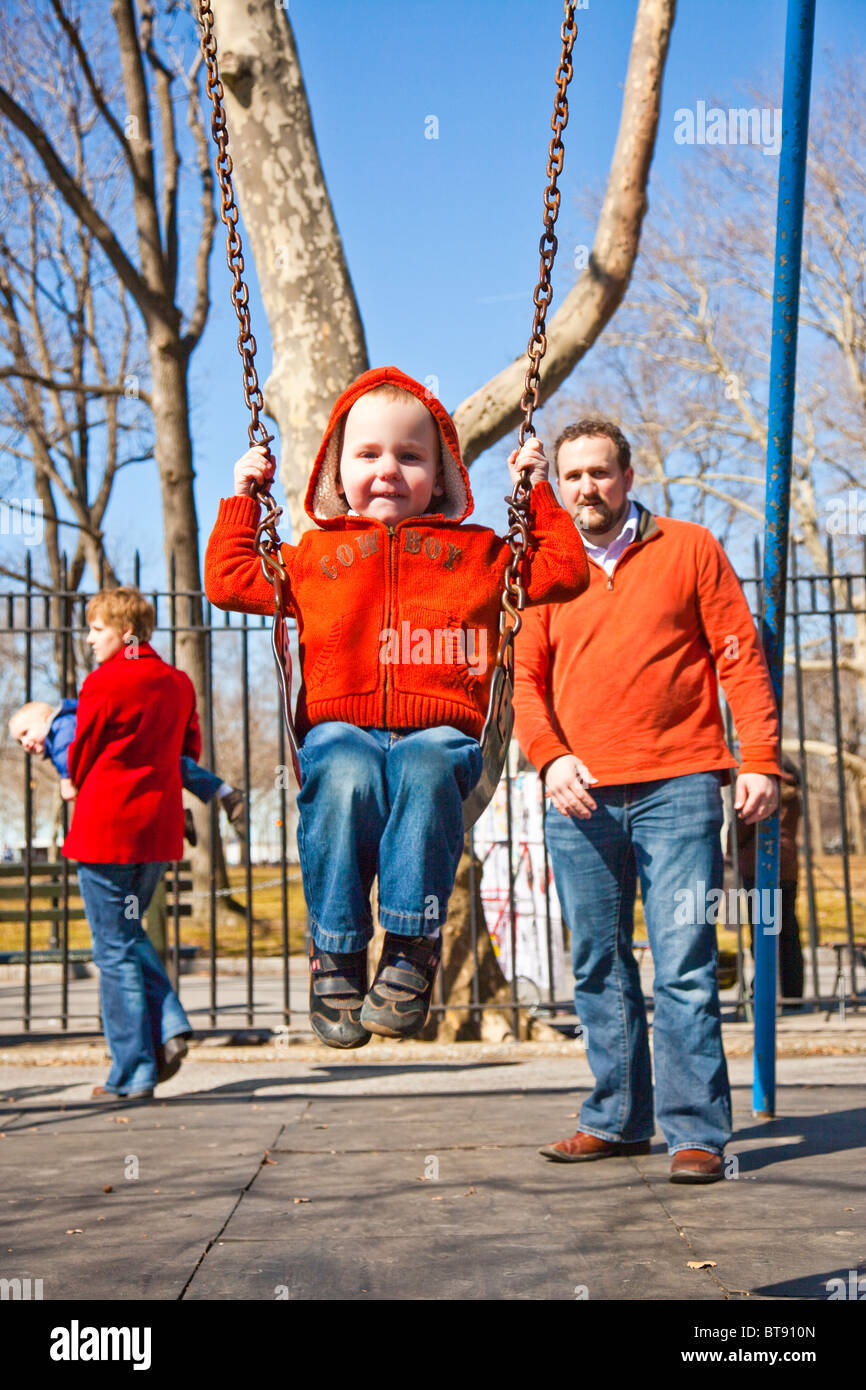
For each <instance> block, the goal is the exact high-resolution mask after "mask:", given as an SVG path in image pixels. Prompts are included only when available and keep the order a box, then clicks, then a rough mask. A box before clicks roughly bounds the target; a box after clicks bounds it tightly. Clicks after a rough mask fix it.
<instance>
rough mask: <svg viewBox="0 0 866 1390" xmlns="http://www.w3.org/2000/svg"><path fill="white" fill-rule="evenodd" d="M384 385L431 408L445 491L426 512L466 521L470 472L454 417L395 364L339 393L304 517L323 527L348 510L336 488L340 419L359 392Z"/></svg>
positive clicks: (430, 515) (376, 370)
mask: <svg viewBox="0 0 866 1390" xmlns="http://www.w3.org/2000/svg"><path fill="white" fill-rule="evenodd" d="M384 385H389V386H399V387H401V388H402V390H404V391H409V392H410V393H411V394H412V395H413V396H417V398H418V400H419V401H420V402H421V404H422V405H423V406H426V408H427V409H428V410H429V411H430V414H431V415H432V416H433V419H434V420H435V421H436V426H437V428H438V430H439V453H440V458H441V463H442V481H443V483H444V487H445V493H444V496H443V497H441V498H438V497H437V498H433V499H431V502H430V509H429V510H428V511H426V512H425V513H424V516H425V517H427V518H429V519H431V520H432V519H433V518H434V517H437V516H439V517H443V516H444V517H445V518H447V519H448V520H449V521H465V519H466V517H467V516H469V514H470V512H471V511H472V507H473V502H472V492H471V489H470V487H469V474H468V473H467V471H466V468H465V467H464V464H463V460H462V458H461V457H460V443H459V440H458V438H457V430H456V429H455V428H454V421H453V420H452V419H451V416H450V415H449V414H448V411H447V410H446V409H445V407H444V405H442V403H441V401H438V400H437V399H436V397H435V396H432V395H431V394H430V392H429V391H428V389H427V388H426V387H425V386H422V385H421V383H420V382H419V381H415V380H413V378H412V377H411V376H406V375H405V373H404V372H401V371H400V369H399V367H373V368H372V369H371V370H370V371H369V372H364V373H363V375H362V376H359V377H358V379H357V380H356V381H353V382H352V384H351V386H348V387H347V388H346V390H345V391H344V392H343V394H342V395H341V396H339V397H338V398H337V400H336V402H335V404H334V408H333V410H332V411H331V416H330V419H329V420H328V425H327V429H326V430H325V435H324V438H323V440H322V444H321V448H320V449H319V452H318V454H317V455H316V462H315V463H314V464H313V471H312V474H311V476H310V481H309V484H308V486H307V495H306V497H305V498H304V509H305V511H306V513H307V516H309V517H312V519H313V521H315V522H318V524H319V525H320V526H327V525H328V524H329V523H337V522H339V521H340V520H342V518H343V517H344V516H346V515H347V513H348V511H349V504H348V502H347V501H346V500H345V498H344V497H341V496H340V494H339V492H338V491H337V474H338V471H339V467H340V449H341V446H342V438H343V430H342V428H341V427H340V426H341V422H342V421H343V420H344V419H345V417H346V415H348V413H349V411H350V410H351V408H352V406H353V405H354V404H355V402H356V401H357V400H358V399H359V398H360V397H361V396H364V395H366V393H367V392H368V391H372V390H373V389H374V387H376V386H384Z"/></svg>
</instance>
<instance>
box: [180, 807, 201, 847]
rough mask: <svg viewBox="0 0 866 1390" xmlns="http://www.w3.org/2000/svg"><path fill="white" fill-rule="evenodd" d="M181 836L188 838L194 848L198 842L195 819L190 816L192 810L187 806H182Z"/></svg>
mask: <svg viewBox="0 0 866 1390" xmlns="http://www.w3.org/2000/svg"><path fill="white" fill-rule="evenodd" d="M183 838H184V839H185V840H188V841H189V843H190V844H191V845H192V847H193V849H195V847H196V845H197V844H198V832H197V830H196V828H195V821H194V820H193V818H192V811H191V810H190V809H189V807H188V806H187V807H185V808H184V813H183Z"/></svg>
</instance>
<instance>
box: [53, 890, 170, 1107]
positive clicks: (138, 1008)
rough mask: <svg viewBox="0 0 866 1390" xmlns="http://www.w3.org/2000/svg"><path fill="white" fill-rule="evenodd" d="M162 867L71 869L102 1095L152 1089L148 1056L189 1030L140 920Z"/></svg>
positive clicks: (153, 1064) (153, 1071) (152, 1061)
mask: <svg viewBox="0 0 866 1390" xmlns="http://www.w3.org/2000/svg"><path fill="white" fill-rule="evenodd" d="M164 869H165V864H157V863H155V864H79V865H78V882H79V885H80V888H81V896H82V898H83V900H84V910H85V912H86V913H87V921H88V925H89V927H90V935H91V937H92V938H93V963H94V965H98V966H99V991H100V1001H101V1004H102V1026H103V1028H104V1030H105V1040H106V1042H107V1043H108V1049H109V1051H110V1053H111V1070H110V1072H109V1073H108V1080H107V1081H106V1083H105V1089H106V1090H107V1091H116V1092H117V1093H118V1095H125V1094H126V1093H127V1092H129V1091H149V1090H150V1089H151V1087H153V1086H155V1085H156V1083H157V1061H156V1049H157V1048H158V1047H160V1046H161V1045H162V1044H163V1043H165V1042H166V1041H167V1040H168V1039H169V1038H173V1037H174V1036H175V1034H176V1033H188V1032H191V1031H192V1029H191V1027H190V1022H189V1019H188V1018H187V1016H186V1014H185V1013H184V1011H183V1008H182V1006H181V1002H180V1000H179V999H178V997H177V995H176V994H175V992H174V990H173V989H172V987H171V981H170V980H169V978H168V975H167V974H166V973H165V967H164V966H163V963H162V961H161V960H160V958H159V956H158V955H157V953H156V951H155V950H154V948H153V945H152V944H151V942H150V940H149V938H148V936H147V934H146V932H145V931H144V929H143V928H142V925H141V919H142V918H143V916H144V913H145V911H146V910H147V906H148V904H149V902H150V900H151V898H152V897H153V893H154V889H155V888H156V885H157V884H158V883H159V880H160V878H161V877H162V873H163V870H164Z"/></svg>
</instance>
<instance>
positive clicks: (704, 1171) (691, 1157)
mask: <svg viewBox="0 0 866 1390" xmlns="http://www.w3.org/2000/svg"><path fill="white" fill-rule="evenodd" d="M721 1177H722V1156H721V1154H711V1153H707V1151H706V1149H680V1150H679V1152H678V1153H675V1154H674V1156H673V1158H672V1159H671V1182H718V1181H719V1179H720V1178H721Z"/></svg>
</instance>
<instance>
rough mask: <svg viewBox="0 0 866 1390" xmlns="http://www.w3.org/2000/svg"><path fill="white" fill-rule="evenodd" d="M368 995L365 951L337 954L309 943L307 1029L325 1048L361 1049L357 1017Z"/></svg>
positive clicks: (365, 1036)
mask: <svg viewBox="0 0 866 1390" xmlns="http://www.w3.org/2000/svg"><path fill="white" fill-rule="evenodd" d="M366 992H367V948H366V947H365V948H364V950H363V951H352V952H341V953H340V954H339V955H338V954H336V953H330V952H327V951H320V950H318V949H317V947H316V945H315V943H314V942H311V943H310V1027H311V1028H312V1030H313V1032H314V1033H315V1035H316V1037H317V1038H320V1039H321V1041H322V1042H323V1043H327V1045H328V1047H344V1048H348V1047H363V1046H364V1044H365V1043H368V1042H369V1041H370V1034H369V1033H368V1032H367V1030H366V1028H362V1027H361V1022H360V1014H361V1005H362V1004H363V1002H364V995H365V994H366Z"/></svg>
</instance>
